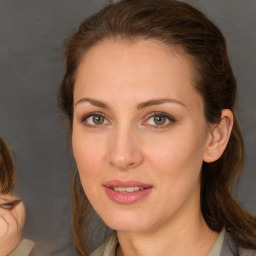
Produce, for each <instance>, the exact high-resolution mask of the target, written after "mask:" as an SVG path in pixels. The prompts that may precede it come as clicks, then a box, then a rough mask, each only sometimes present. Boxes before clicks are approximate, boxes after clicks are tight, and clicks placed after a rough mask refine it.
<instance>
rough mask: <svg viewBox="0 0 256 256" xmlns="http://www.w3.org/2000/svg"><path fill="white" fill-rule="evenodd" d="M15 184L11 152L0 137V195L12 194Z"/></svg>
mask: <svg viewBox="0 0 256 256" xmlns="http://www.w3.org/2000/svg"><path fill="white" fill-rule="evenodd" d="M15 183H16V170H15V166H14V163H13V159H12V154H11V150H10V149H9V148H8V147H7V145H6V144H5V142H4V141H3V140H2V138H1V137H0V193H1V194H8V193H10V192H13V189H14V186H15Z"/></svg>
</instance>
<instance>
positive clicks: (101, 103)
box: [75, 98, 109, 108]
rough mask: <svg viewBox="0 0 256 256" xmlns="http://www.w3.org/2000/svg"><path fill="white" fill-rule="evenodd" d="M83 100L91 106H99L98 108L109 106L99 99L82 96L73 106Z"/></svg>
mask: <svg viewBox="0 0 256 256" xmlns="http://www.w3.org/2000/svg"><path fill="white" fill-rule="evenodd" d="M83 102H89V103H90V104H92V105H93V106H96V107H100V108H109V106H108V104H106V103H104V102H102V101H99V100H95V99H91V98H82V99H80V100H78V101H77V102H76V103H75V106H76V105H78V104H80V103H83Z"/></svg>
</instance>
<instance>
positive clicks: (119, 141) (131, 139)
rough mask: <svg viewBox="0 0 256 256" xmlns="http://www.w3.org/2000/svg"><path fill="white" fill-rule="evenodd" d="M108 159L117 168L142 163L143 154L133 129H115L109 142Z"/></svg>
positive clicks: (135, 165) (130, 167)
mask: <svg viewBox="0 0 256 256" xmlns="http://www.w3.org/2000/svg"><path fill="white" fill-rule="evenodd" d="M108 161H109V163H110V164H111V165H112V166H114V167H115V168H117V169H119V170H128V169H132V168H136V167H138V166H139V165H141V164H142V162H143V154H142V150H141V147H140V145H139V140H138V139H137V138H136V132H135V131H132V129H127V128H119V129H116V131H115V132H114V133H113V134H112V138H111V141H110V143H109V150H108Z"/></svg>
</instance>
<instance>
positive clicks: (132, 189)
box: [125, 187, 135, 192]
mask: <svg viewBox="0 0 256 256" xmlns="http://www.w3.org/2000/svg"><path fill="white" fill-rule="evenodd" d="M134 190H135V188H134V187H129V188H126V189H125V192H134Z"/></svg>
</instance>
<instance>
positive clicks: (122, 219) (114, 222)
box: [103, 214, 152, 232]
mask: <svg viewBox="0 0 256 256" xmlns="http://www.w3.org/2000/svg"><path fill="white" fill-rule="evenodd" d="M103 216H104V217H105V218H103V221H104V222H105V224H106V225H107V226H108V227H110V228H111V229H113V230H116V231H120V232H142V231H146V230H148V229H149V228H150V226H152V225H150V224H149V223H147V221H145V218H144V219H143V220H142V219H141V218H139V217H138V215H137V216H136V215H135V216H134V215H129V216H127V215H125V214H123V215H122V214H118V215H114V214H113V215H110V216H109V217H106V215H103Z"/></svg>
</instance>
